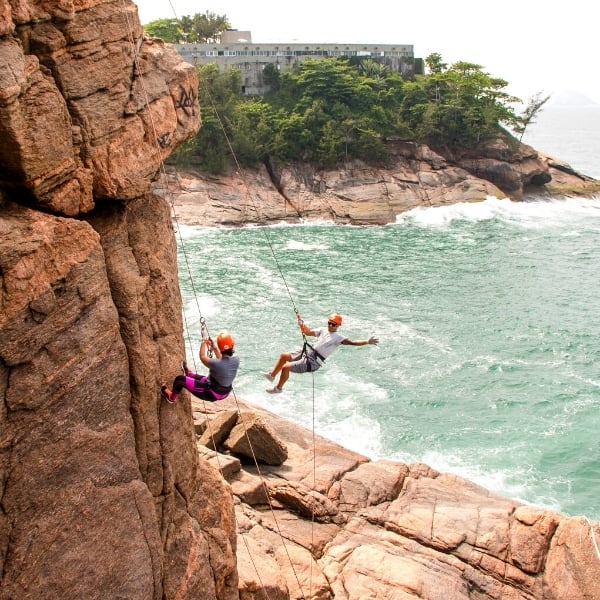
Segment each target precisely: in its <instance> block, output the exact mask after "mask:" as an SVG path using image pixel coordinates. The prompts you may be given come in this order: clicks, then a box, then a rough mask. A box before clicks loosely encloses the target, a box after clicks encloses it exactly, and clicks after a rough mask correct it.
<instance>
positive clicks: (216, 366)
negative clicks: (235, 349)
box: [208, 354, 240, 387]
mask: <svg viewBox="0 0 600 600" xmlns="http://www.w3.org/2000/svg"><path fill="white" fill-rule="evenodd" d="M239 366H240V357H239V356H238V355H237V354H234V355H233V356H223V357H222V358H220V359H219V358H209V359H208V370H209V377H210V379H211V381H212V382H216V383H218V384H220V385H222V386H223V387H229V386H230V385H231V384H232V383H233V380H234V379H235V376H236V375H237V372H238V368H239Z"/></svg>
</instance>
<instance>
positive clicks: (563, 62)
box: [136, 0, 600, 103]
mask: <svg viewBox="0 0 600 600" xmlns="http://www.w3.org/2000/svg"><path fill="white" fill-rule="evenodd" d="M136 4H137V5H138V9H139V15H140V21H141V22H142V23H148V22H149V21H152V20H154V19H158V18H175V17H177V18H181V17H182V16H184V15H190V16H191V15H194V14H196V13H202V12H205V11H209V12H214V13H216V14H219V15H226V16H227V18H228V19H229V22H230V23H231V26H232V27H233V28H234V29H240V30H249V31H250V32H251V33H252V41H253V42H254V43H260V42H286V41H288V42H289V41H300V42H312V43H319V42H320V43H325V42H330V43H336V42H337V43H369V44H376V43H381V44H412V45H413V46H414V51H415V56H417V57H421V58H425V57H426V56H427V55H428V54H431V53H432V52H438V53H439V54H441V55H442V59H443V60H444V62H447V63H452V62H455V61H458V60H464V61H468V62H474V63H477V64H479V65H482V67H483V70H484V71H485V72H487V73H489V74H490V75H492V76H494V77H500V78H502V79H505V80H506V81H508V82H509V84H510V85H509V87H508V88H507V91H508V92H509V93H512V94H514V95H516V96H519V97H520V98H521V99H523V100H527V98H529V97H530V96H532V95H533V94H535V93H536V92H544V93H546V94H554V95H555V96H556V95H558V94H560V93H562V92H565V91H574V92H578V93H580V94H584V95H586V96H588V97H589V98H590V99H591V100H594V101H595V102H598V103H600V75H599V68H598V63H597V61H598V60H599V59H600V31H599V30H598V19H597V17H596V16H595V9H593V6H594V3H593V2H590V0H571V1H570V2H564V3H560V4H558V5H557V4H555V3H550V2H537V1H535V0H519V1H517V0H505V1H504V2H499V3H489V2H481V1H479V2H475V1H474V0H455V1H454V2H452V1H447V0H446V1H443V0H430V1H429V2H419V3H417V2H406V3H405V2H397V1H393V2H392V1H390V2H364V1H363V2H357V1H356V0H347V1H346V2H343V3H342V2H330V1H327V0H302V1H301V2H297V3H288V2H282V1H281V0H279V1H275V0H256V1H255V2H252V1H251V0H210V1H209V3H200V2H197V0H138V2H136Z"/></svg>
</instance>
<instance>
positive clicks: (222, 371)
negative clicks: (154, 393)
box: [160, 328, 240, 404]
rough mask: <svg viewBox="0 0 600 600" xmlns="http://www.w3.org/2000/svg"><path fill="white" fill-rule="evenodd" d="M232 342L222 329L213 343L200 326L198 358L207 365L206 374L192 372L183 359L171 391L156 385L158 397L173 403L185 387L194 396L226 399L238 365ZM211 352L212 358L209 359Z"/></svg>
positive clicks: (238, 360)
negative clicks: (158, 388) (180, 373)
mask: <svg viewBox="0 0 600 600" xmlns="http://www.w3.org/2000/svg"><path fill="white" fill-rule="evenodd" d="M233 346H234V341H233V337H232V336H231V334H230V333H227V332H222V333H219V335H218V336H217V343H216V345H215V344H214V343H213V341H212V339H211V338H210V337H209V336H208V333H207V331H206V329H205V328H203V329H202V343H201V344H200V360H201V361H202V364H204V366H206V367H208V375H199V374H198V373H192V371H190V370H189V369H188V367H187V364H186V362H185V361H183V362H182V363H181V369H182V371H183V375H177V377H175V380H174V381H173V391H171V390H170V389H169V388H168V387H167V386H166V385H163V386H162V387H161V388H160V392H161V394H162V397H163V398H164V399H165V400H166V401H167V402H170V403H171V404H173V403H174V402H175V401H176V400H177V397H178V396H179V394H180V393H181V390H182V389H183V388H185V389H186V390H188V391H190V392H191V393H192V394H194V396H196V397H197V398H201V399H202V400H208V401H209V402H214V401H215V400H223V399H224V398H227V396H228V395H229V393H230V392H231V390H232V389H233V386H232V384H233V380H234V379H235V376H236V375H237V371H238V368H239V366H240V357H239V356H234V350H233ZM213 352H214V354H215V357H214V358H212V353H213Z"/></svg>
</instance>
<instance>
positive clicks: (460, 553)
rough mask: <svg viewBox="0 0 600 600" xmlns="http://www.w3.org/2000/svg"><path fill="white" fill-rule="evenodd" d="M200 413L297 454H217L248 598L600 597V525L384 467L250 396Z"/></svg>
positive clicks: (201, 420) (398, 466) (463, 484)
mask: <svg viewBox="0 0 600 600" xmlns="http://www.w3.org/2000/svg"><path fill="white" fill-rule="evenodd" d="M192 407H193V415H194V420H195V423H196V427H197V429H202V430H205V429H206V430H207V429H208V427H209V425H208V423H210V424H212V427H211V429H212V430H213V432H214V433H215V434H216V436H218V437H219V438H221V439H223V440H226V439H227V435H229V433H228V432H230V431H231V429H232V427H231V418H232V414H234V413H235V412H236V411H237V412H238V419H239V420H243V421H249V422H262V423H264V424H265V425H266V426H267V427H266V430H268V431H269V432H270V437H271V438H272V439H271V441H270V445H271V447H273V448H279V447H281V446H284V445H285V446H286V447H287V449H288V457H287V459H285V460H284V461H283V462H282V463H281V464H279V465H276V464H274V463H275V462H277V461H275V460H271V459H269V458H268V457H266V456H263V457H262V460H257V461H256V462H249V461H248V454H247V452H246V451H244V452H242V453H240V455H239V456H236V453H235V452H234V451H232V450H231V449H230V448H228V444H227V443H226V442H224V443H223V444H222V445H221V447H220V448H219V451H220V452H221V453H222V454H221V455H220V460H215V456H214V455H213V456H210V457H209V458H208V460H210V461H211V462H212V464H213V465H215V466H216V467H217V468H220V469H221V473H222V474H223V476H224V477H225V478H226V479H227V481H228V483H229V485H230V486H231V490H232V493H233V495H234V499H235V512H236V521H237V530H238V542H237V548H238V553H237V565H238V575H239V590H240V597H243V598H261V597H263V595H264V594H267V593H268V595H269V597H271V598H314V599H323V600H325V599H332V598H335V599H337V600H341V599H344V600H364V598H367V597H369V598H391V597H394V598H396V597H397V598H406V599H409V598H412V599H423V600H426V599H427V600H429V599H432V598H444V600H466V599H472V598H478V599H481V600H483V599H487V600H496V599H497V600H506V599H507V598H511V599H513V600H532V599H547V600H558V599H561V600H575V599H576V598H577V599H579V598H581V599H584V598H585V599H589V600H591V599H593V598H599V597H600V577H599V575H600V556H599V555H598V554H597V552H596V550H595V546H594V541H595V539H598V538H600V527H599V526H598V524H595V523H594V524H592V523H590V522H589V521H587V520H586V519H583V518H569V517H565V516H562V515H560V514H557V513H555V512H553V511H548V510H543V509H538V508H535V507H532V506H527V505H524V504H521V503H519V502H515V501H513V500H510V499H508V498H504V497H502V496H499V495H497V494H493V493H491V492H489V491H488V490H486V489H484V488H482V487H480V486H478V485H476V484H474V483H472V482H469V481H467V480H464V479H462V478H460V477H457V476H455V475H451V474H446V473H440V472H438V471H436V470H434V469H432V468H430V467H429V466H427V465H423V464H411V465H407V464H403V463H400V462H394V461H389V460H378V461H371V460H369V459H368V458H366V457H364V456H362V455H359V454H356V453H353V452H351V451H349V450H347V449H345V448H343V447H341V446H339V445H337V444H335V443H334V442H331V441H329V440H326V439H324V438H321V437H320V436H318V435H316V436H315V435H313V432H311V431H308V430H306V429H304V428H303V427H300V426H297V425H294V424H292V423H290V422H289V421H286V420H284V419H282V418H280V417H278V416H276V415H274V414H272V413H269V412H268V411H265V410H264V409H262V408H259V407H256V406H252V405H248V404H247V403H244V402H242V401H240V400H239V399H236V400H233V399H231V398H229V399H227V400H225V401H221V402H216V403H203V402H201V401H198V400H196V399H192ZM225 415H226V416H225ZM226 422H227V424H225V423H226ZM218 423H221V424H222V425H221V426H219V428H218V427H217V424H218ZM203 435H204V434H203ZM204 439H206V438H204ZM206 451H207V450H206V449H205V450H201V452H202V453H203V455H204V456H207V455H206V454H205V452H206ZM231 460H234V461H237V468H235V469H232V468H230V466H229V464H228V462H227V461H231ZM269 463H271V464H269ZM219 465H220V466H219ZM565 565H569V567H568V568H565Z"/></svg>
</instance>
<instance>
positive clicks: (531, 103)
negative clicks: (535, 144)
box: [512, 92, 551, 141]
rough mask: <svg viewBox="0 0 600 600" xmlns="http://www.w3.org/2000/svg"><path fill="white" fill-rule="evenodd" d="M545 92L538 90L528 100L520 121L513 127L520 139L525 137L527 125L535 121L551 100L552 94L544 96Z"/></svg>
mask: <svg viewBox="0 0 600 600" xmlns="http://www.w3.org/2000/svg"><path fill="white" fill-rule="evenodd" d="M543 94H544V92H537V93H536V94H534V95H533V96H531V98H529V99H528V100H527V105H526V106H525V108H524V110H523V112H522V113H521V114H520V115H519V117H520V118H519V121H518V122H517V123H515V125H514V126H513V128H512V129H513V131H514V132H515V133H516V134H517V135H518V136H519V141H521V140H522V139H523V135H524V134H525V130H526V129H527V127H528V126H529V125H531V124H532V123H535V119H536V118H537V116H538V115H539V114H540V112H542V108H543V106H544V104H546V102H548V100H550V98H551V95H548V96H544V95H543Z"/></svg>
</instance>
